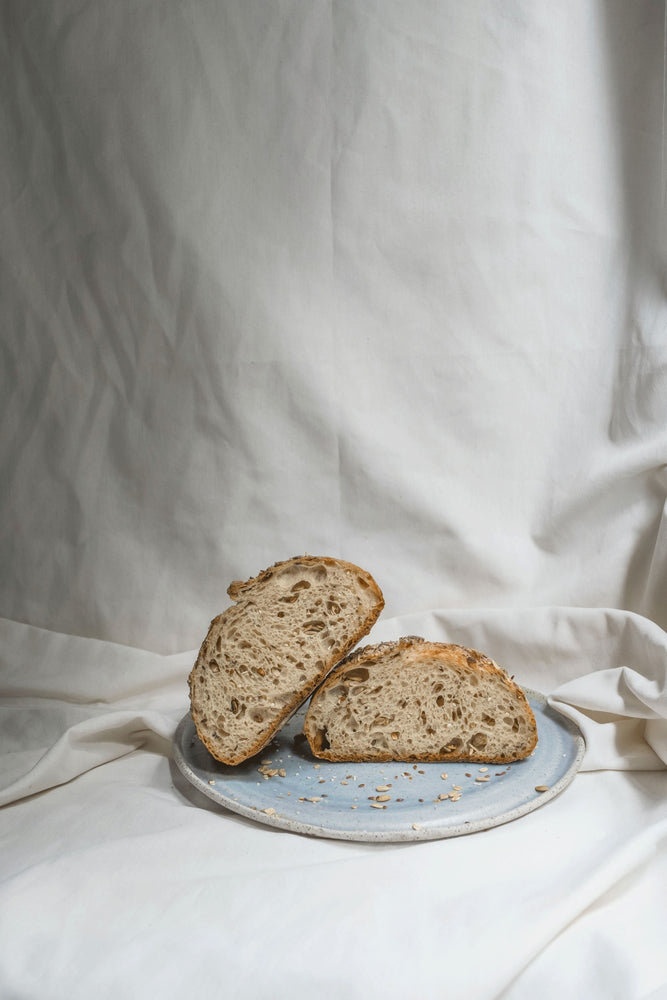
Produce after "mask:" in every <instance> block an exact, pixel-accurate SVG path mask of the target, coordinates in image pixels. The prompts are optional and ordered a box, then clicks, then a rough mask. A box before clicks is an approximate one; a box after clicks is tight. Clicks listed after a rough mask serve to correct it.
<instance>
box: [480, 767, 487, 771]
mask: <svg viewBox="0 0 667 1000" xmlns="http://www.w3.org/2000/svg"><path fill="white" fill-rule="evenodd" d="M488 770H489V769H488V767H480V771H488Z"/></svg>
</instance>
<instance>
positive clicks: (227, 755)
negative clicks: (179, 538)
mask: <svg viewBox="0 0 667 1000" xmlns="http://www.w3.org/2000/svg"><path fill="white" fill-rule="evenodd" d="M227 593H228V594H229V596H230V597H231V599H232V600H233V601H235V602H236V603H235V604H234V605H233V606H232V607H230V608H228V609H227V610H226V611H223V613H222V614H221V615H219V616H218V617H217V618H214V619H213V621H212V622H211V627H210V629H209V631H208V635H207V636H206V638H205V639H204V642H203V643H202V647H201V649H200V651H199V655H198V657H197V661H196V663H195V665H194V667H193V668H192V671H191V673H190V678H189V684H190V711H191V714H192V718H193V720H194V723H195V726H196V728H197V733H198V735H199V738H200V739H201V741H202V743H204V745H205V746H206V748H207V749H208V750H209V752H210V753H211V754H213V756H214V757H215V758H216V759H217V760H219V761H222V762H223V763H225V764H240V763H241V761H243V760H246V759H247V758H248V757H251V756H252V755H253V754H255V753H257V752H258V751H259V750H261V749H262V747H263V746H265V745H266V744H267V743H268V742H269V741H270V739H271V737H272V736H273V735H274V734H275V733H276V731H277V730H278V729H279V728H280V726H281V725H282V724H283V723H284V722H285V721H286V720H287V719H288V718H289V717H290V716H291V715H292V714H293V712H294V711H295V710H296V709H297V708H298V707H299V705H300V704H302V702H304V701H305V700H306V698H307V697H308V696H309V695H310V694H311V692H312V691H313V690H314V688H315V687H316V686H317V685H318V684H319V683H320V682H321V681H322V680H323V679H324V678H325V677H326V675H327V674H328V673H329V671H330V670H331V668H332V667H333V666H334V665H335V664H336V663H338V661H339V660H340V659H342V658H343V657H344V656H345V654H346V653H348V652H349V651H350V650H351V649H352V648H353V647H354V646H355V645H356V643H357V642H358V641H359V639H361V638H362V637H363V636H364V635H367V634H368V632H369V631H370V629H371V628H372V626H373V624H374V623H375V621H376V619H377V617H378V615H379V614H380V612H381V610H382V608H383V607H384V599H383V597H382V592H381V591H380V588H379V587H378V585H377V584H376V582H375V580H374V579H373V577H372V576H371V575H370V574H369V573H367V572H366V571H365V570H363V569H360V568H359V567H358V566H354V565H352V563H348V562H343V561H341V560H337V559H330V558H318V557H315V556H299V557H295V558H294V559H288V560H287V561H285V562H279V563H276V564H275V565H274V566H271V567H270V568H269V569H266V570H264V571H263V572H262V573H260V574H259V575H258V576H256V577H254V578H253V579H251V580H247V581H246V582H245V583H240V582H238V581H237V582H235V583H232V584H231V585H230V587H229V589H228V591H227Z"/></svg>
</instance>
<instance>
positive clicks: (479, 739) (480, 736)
mask: <svg viewBox="0 0 667 1000" xmlns="http://www.w3.org/2000/svg"><path fill="white" fill-rule="evenodd" d="M468 742H469V743H470V746H471V747H474V748H475V750H483V749H484V747H485V746H486V733H475V735H474V736H471V737H470V739H469V740H468Z"/></svg>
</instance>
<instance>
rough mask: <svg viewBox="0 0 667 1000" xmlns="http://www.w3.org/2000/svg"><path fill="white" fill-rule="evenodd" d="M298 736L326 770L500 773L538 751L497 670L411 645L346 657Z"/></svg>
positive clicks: (529, 718) (520, 705)
mask: <svg viewBox="0 0 667 1000" xmlns="http://www.w3.org/2000/svg"><path fill="white" fill-rule="evenodd" d="M304 733H305V735H306V736H307V738H308V742H309V744H310V748H311V750H312V752H313V753H314V754H315V756H316V757H321V758H322V759H324V760H332V761H387V760H406V761H407V760H409V761H415V760H419V761H475V762H479V763H507V762H509V761H514V760H519V759H521V758H523V757H527V756H528V755H529V754H530V753H531V752H532V750H533V749H534V748H535V746H536V744H537V727H536V724H535V717H534V715H533V712H532V710H531V708H530V705H529V704H528V700H527V699H526V696H525V694H524V693H523V691H522V690H521V688H520V687H519V686H518V685H517V684H515V683H514V681H513V680H512V679H511V678H510V677H509V676H508V675H507V674H506V673H505V671H504V670H501V669H500V667H498V666H497V665H496V664H495V663H494V662H493V661H492V660H490V659H489V658H488V657H487V656H485V655H484V654H483V653H479V652H477V651H476V650H474V649H467V648H466V647H464V646H455V645H451V644H446V643H439V642H427V641H425V640H424V639H421V638H420V637H418V636H405V637H404V638H402V639H397V640H396V641H394V642H383V643H380V644H379V645H375V646H364V647H362V648H361V649H358V650H355V652H354V653H352V654H350V656H348V657H347V658H346V659H345V660H344V661H343V662H342V663H340V664H339V665H338V666H337V667H336V669H335V670H334V671H332V673H331V674H329V676H328V677H327V679H326V681H325V682H324V683H323V684H322V686H321V687H320V688H319V689H318V690H317V691H316V692H315V694H314V695H313V697H312V699H311V703H310V706H309V708H308V711H307V713H306V717H305V720H304Z"/></svg>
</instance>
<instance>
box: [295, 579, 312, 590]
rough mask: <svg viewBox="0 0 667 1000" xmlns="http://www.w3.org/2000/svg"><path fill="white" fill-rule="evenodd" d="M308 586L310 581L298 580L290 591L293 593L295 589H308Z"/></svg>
mask: <svg viewBox="0 0 667 1000" xmlns="http://www.w3.org/2000/svg"><path fill="white" fill-rule="evenodd" d="M309 587H310V583H309V582H308V580H299V581H298V582H297V583H295V584H294V586H293V587H292V593H294V591H295V590H308V588H309Z"/></svg>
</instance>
